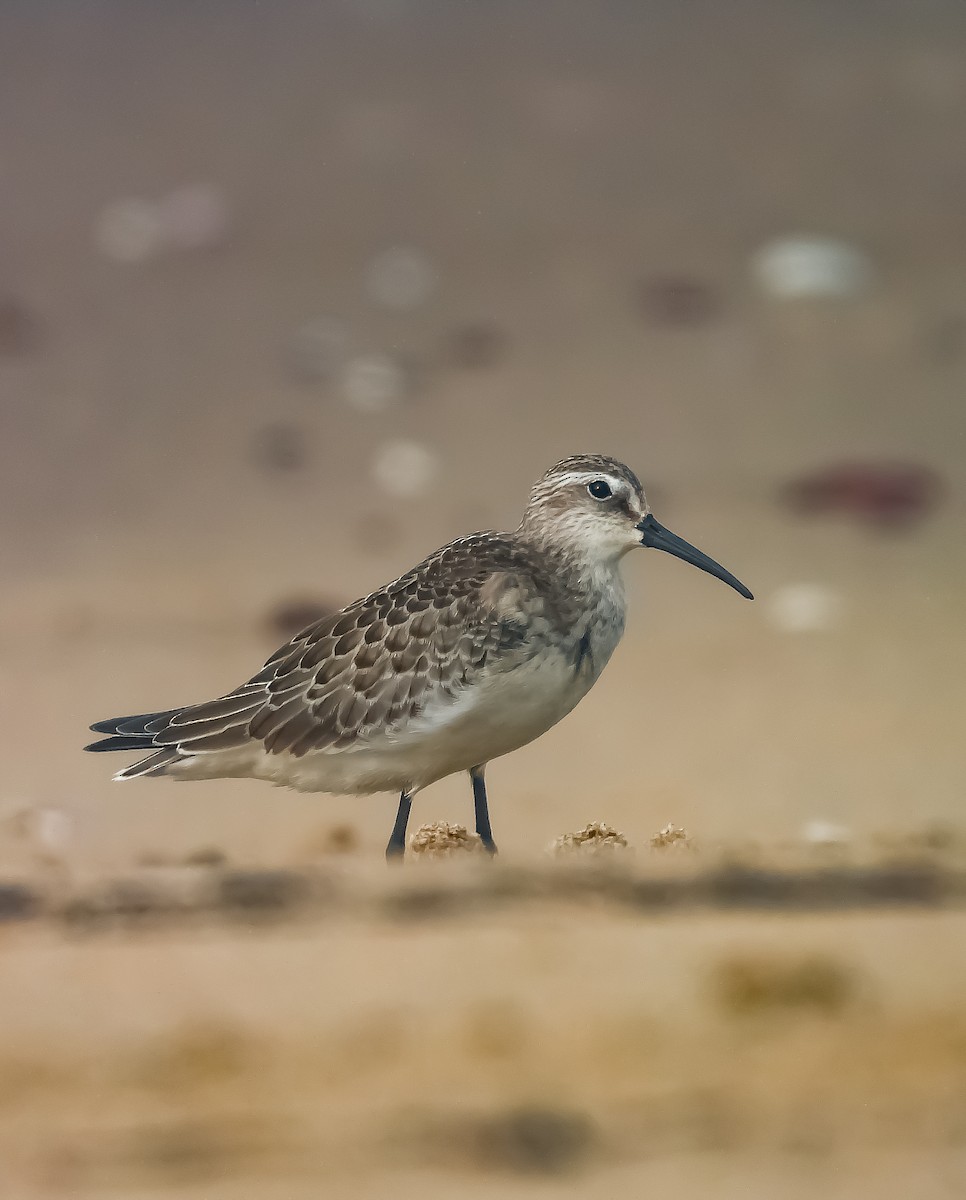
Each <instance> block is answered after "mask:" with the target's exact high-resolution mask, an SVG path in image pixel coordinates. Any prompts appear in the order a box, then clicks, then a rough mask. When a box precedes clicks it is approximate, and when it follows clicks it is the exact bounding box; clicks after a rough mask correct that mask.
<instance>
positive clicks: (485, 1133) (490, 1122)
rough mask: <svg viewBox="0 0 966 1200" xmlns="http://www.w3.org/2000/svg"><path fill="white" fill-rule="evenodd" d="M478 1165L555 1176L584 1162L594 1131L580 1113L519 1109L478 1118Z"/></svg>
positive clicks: (594, 1137) (476, 1131) (475, 1137)
mask: <svg viewBox="0 0 966 1200" xmlns="http://www.w3.org/2000/svg"><path fill="white" fill-rule="evenodd" d="M473 1134H474V1138H473V1140H474V1142H475V1150H476V1155H477V1156H478V1158H479V1160H480V1163H481V1165H485V1166H489V1167H492V1168H495V1169H497V1170H509V1171H518V1172H521V1173H525V1174H545V1175H549V1174H558V1173H560V1172H563V1171H567V1170H571V1169H573V1168H574V1167H576V1166H578V1165H579V1164H580V1163H581V1162H582V1161H584V1160H585V1159H586V1158H587V1156H588V1155H589V1154H590V1152H591V1151H592V1149H593V1148H594V1144H595V1142H596V1131H595V1129H594V1127H593V1125H592V1123H591V1121H590V1120H589V1118H588V1117H586V1116H585V1115H584V1114H582V1113H573V1112H561V1111H558V1110H557V1109H552V1108H539V1107H533V1108H519V1109H515V1110H513V1111H511V1112H507V1113H500V1114H498V1115H496V1116H491V1117H485V1118H482V1119H480V1120H479V1121H478V1122H477V1123H476V1124H475V1128H474V1131H473Z"/></svg>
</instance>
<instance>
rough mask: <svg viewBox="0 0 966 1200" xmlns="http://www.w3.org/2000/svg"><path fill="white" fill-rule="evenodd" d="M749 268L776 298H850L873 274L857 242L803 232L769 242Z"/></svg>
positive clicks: (762, 285) (866, 284)
mask: <svg viewBox="0 0 966 1200" xmlns="http://www.w3.org/2000/svg"><path fill="white" fill-rule="evenodd" d="M751 268H752V273H753V274H754V276H755V278H756V280H757V282H758V285H759V287H760V288H761V289H762V291H764V292H765V293H766V294H768V295H769V296H772V297H774V298H775V299H778V300H804V299H816V300H822V299H853V298H855V297H857V296H860V295H862V293H864V292H866V291H867V290H868V289H869V287H870V286H871V284H872V281H873V277H874V270H873V267H872V262H871V260H870V259H869V257H868V256H867V255H866V254H865V253H864V252H863V251H862V250H860V249H859V248H858V247H857V246H853V245H851V243H849V242H846V241H840V240H838V239H836V238H828V237H817V236H810V235H807V234H802V235H799V236H795V237H788V238H779V239H778V240H776V241H774V242H769V243H768V245H766V246H763V247H762V248H761V249H760V250H758V251H757V252H756V253H755V255H754V257H753V258H752V262H751Z"/></svg>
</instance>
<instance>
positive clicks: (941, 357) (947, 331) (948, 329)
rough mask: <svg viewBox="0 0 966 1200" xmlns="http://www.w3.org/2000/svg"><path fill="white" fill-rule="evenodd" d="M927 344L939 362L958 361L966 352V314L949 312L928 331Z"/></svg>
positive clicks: (934, 358)
mask: <svg viewBox="0 0 966 1200" xmlns="http://www.w3.org/2000/svg"><path fill="white" fill-rule="evenodd" d="M926 346H927V350H928V352H929V355H930V357H931V358H932V359H933V360H934V361H935V362H937V363H943V364H949V363H956V362H958V361H959V360H960V359H961V358H962V357H963V355H964V353H966V315H964V314H962V313H947V314H946V315H945V316H943V317H940V318H939V320H938V321H936V323H935V325H933V326H932V328H931V329H929V330H928V331H927V334H926Z"/></svg>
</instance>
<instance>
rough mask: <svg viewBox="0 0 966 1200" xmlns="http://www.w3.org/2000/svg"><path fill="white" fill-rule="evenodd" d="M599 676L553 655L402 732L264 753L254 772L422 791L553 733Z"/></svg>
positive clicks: (308, 786)
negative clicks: (293, 752)
mask: <svg viewBox="0 0 966 1200" xmlns="http://www.w3.org/2000/svg"><path fill="white" fill-rule="evenodd" d="M595 680H596V673H593V674H592V673H591V671H590V670H589V669H587V668H584V669H583V670H582V671H580V672H579V673H578V672H575V670H574V664H573V661H572V659H567V658H564V657H563V656H562V655H560V654H548V655H544V656H541V657H539V658H535V659H532V660H530V661H529V662H527V663H525V664H523V665H522V666H519V667H517V668H516V669H515V670H513V671H509V672H506V673H505V674H499V673H496V674H493V675H490V676H488V677H486V678H485V679H484V680H483V681H481V682H480V683H479V684H477V685H476V686H473V687H469V688H467V689H466V690H465V691H463V692H462V693H461V694H460V695H459V696H458V697H457V698H456V699H455V700H448V701H445V702H443V703H440V704H438V705H430V706H428V707H427V708H426V710H425V711H424V712H423V713H422V714H420V716H419V717H418V718H417V719H416V720H414V721H412V722H410V723H408V724H407V725H406V726H405V728H404V729H402V730H399V731H398V732H396V733H388V734H386V735H383V736H380V737H378V738H375V739H372V740H370V741H369V742H367V743H364V744H360V745H358V746H353V747H350V748H348V749H344V750H338V751H329V752H327V751H319V752H317V753H314V754H307V755H305V756H304V757H303V758H300V759H295V758H291V757H288V756H286V755H279V756H273V755H268V754H261V755H260V759H261V761H260V762H259V763H258V769H257V771H256V772H255V773H257V774H258V775H260V776H261V777H263V778H269V779H272V780H273V781H274V782H276V783H280V784H285V785H288V786H289V787H294V788H297V789H298V790H299V791H308V792H316V791H319V792H335V793H340V794H345V793H361V794H368V793H370V792H376V791H402V790H403V789H406V790H409V791H412V792H416V791H418V790H419V789H420V788H424V787H426V786H428V785H429V784H431V783H434V782H435V781H436V780H437V779H443V778H444V777H445V776H447V775H452V774H453V773H454V772H457V771H468V770H469V769H470V767H475V766H479V765H482V764H483V763H486V762H489V761H490V760H491V759H493V758H499V757H501V755H504V754H509V753H510V751H511V750H517V749H519V748H520V747H521V746H525V745H526V744H527V743H528V742H532V741H533V740H534V738H538V737H539V736H540V735H541V734H542V733H546V731H547V730H548V729H550V728H551V727H552V726H553V725H556V723H557V722H558V721H559V720H561V719H562V718H563V717H565V716H566V715H567V713H569V712H570V711H571V709H572V708H573V707H574V706H575V705H576V704H577V703H578V702H579V701H580V700H581V699H582V698H583V697H584V696H585V695H586V694H587V692H588V690H589V689H590V687H591V686H592V685H593V683H594V682H595Z"/></svg>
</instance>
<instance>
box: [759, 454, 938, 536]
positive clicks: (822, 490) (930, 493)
mask: <svg viewBox="0 0 966 1200" xmlns="http://www.w3.org/2000/svg"><path fill="white" fill-rule="evenodd" d="M942 490H943V489H942V483H941V480H940V478H939V475H938V473H937V472H936V471H933V470H932V469H931V468H929V467H921V466H917V465H916V464H914V463H861V462H853V463H841V464H839V465H837V466H834V467H829V468H827V469H826V470H822V471H816V472H813V473H811V474H808V475H803V476H801V477H800V478H799V479H795V480H792V481H791V482H790V483H788V484H786V485H785V487H784V488H783V489H782V499H783V501H784V503H785V504H786V505H787V506H788V507H789V508H791V509H793V510H795V511H797V512H801V513H806V514H814V513H824V512H843V513H847V514H849V515H850V516H854V517H857V518H859V519H860V520H863V521H866V522H868V523H869V524H870V525H875V526H879V527H882V528H899V527H904V526H910V525H912V524H914V523H915V522H917V521H920V520H922V519H923V518H924V517H925V516H926V515H927V514H928V513H929V512H930V511H931V510H932V509H933V508H935V506H936V504H937V503H938V502H939V500H940V498H941V495H942Z"/></svg>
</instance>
